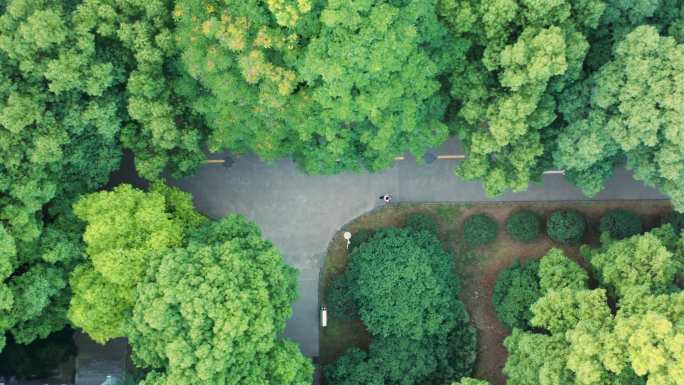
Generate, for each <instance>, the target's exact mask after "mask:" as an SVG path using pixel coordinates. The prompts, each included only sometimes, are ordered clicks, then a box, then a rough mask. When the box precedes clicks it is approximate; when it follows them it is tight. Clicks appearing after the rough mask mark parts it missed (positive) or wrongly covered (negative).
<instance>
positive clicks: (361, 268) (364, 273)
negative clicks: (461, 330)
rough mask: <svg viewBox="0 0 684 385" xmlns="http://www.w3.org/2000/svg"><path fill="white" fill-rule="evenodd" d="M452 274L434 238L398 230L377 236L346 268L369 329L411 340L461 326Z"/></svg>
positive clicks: (382, 232)
mask: <svg viewBox="0 0 684 385" xmlns="http://www.w3.org/2000/svg"><path fill="white" fill-rule="evenodd" d="M452 272H453V264H452V260H451V257H450V256H449V254H447V253H446V252H445V251H444V250H443V249H442V247H441V244H440V243H439V241H438V240H437V238H436V237H435V236H434V235H433V234H430V233H428V232H424V231H422V232H417V233H412V232H411V231H409V230H406V229H396V228H388V229H383V230H380V231H378V232H377V233H376V234H375V235H374V236H373V238H371V240H370V241H368V242H366V243H365V244H364V245H363V247H360V248H357V249H355V250H354V251H353V252H352V255H351V260H350V265H349V266H348V268H347V274H349V275H350V279H351V280H352V282H353V290H352V292H353V293H354V301H355V303H356V305H357V307H358V310H359V315H360V316H361V320H363V322H364V324H366V326H367V327H368V330H369V331H370V332H371V333H372V334H373V335H378V336H384V337H387V336H401V337H406V338H412V339H420V338H423V337H424V336H428V335H432V334H436V333H438V332H440V331H444V330H451V329H452V328H453V327H454V326H455V325H456V313H457V309H458V306H459V302H457V301H456V300H455V296H456V292H457V291H458V284H457V282H456V280H455V279H454V278H453V277H451V274H452ZM388 293H391V295H388Z"/></svg>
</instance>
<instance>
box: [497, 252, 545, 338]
mask: <svg viewBox="0 0 684 385" xmlns="http://www.w3.org/2000/svg"><path fill="white" fill-rule="evenodd" d="M538 273H539V261H529V262H527V263H525V264H521V263H520V261H516V262H515V263H514V264H512V265H511V266H509V267H507V268H506V269H504V270H502V271H501V272H500V273H499V275H498V277H497V278H496V285H495V286H494V294H493V296H492V303H493V304H494V310H495V311H496V315H497V317H498V318H499V320H500V321H501V322H503V324H504V325H506V326H507V327H508V328H509V329H511V330H512V329H515V328H518V329H522V330H527V329H530V324H529V321H530V319H531V318H532V312H531V311H530V306H531V305H532V304H533V303H535V302H537V300H538V299H539V298H540V297H541V296H542V293H541V290H540V288H539V275H538Z"/></svg>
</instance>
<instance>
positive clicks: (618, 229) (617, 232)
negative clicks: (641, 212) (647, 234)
mask: <svg viewBox="0 0 684 385" xmlns="http://www.w3.org/2000/svg"><path fill="white" fill-rule="evenodd" d="M599 230H600V231H601V232H602V233H605V232H607V233H609V234H610V237H611V238H613V239H625V238H627V237H631V236H632V235H637V234H641V232H642V231H643V226H642V224H641V218H639V216H638V215H637V214H635V213H633V212H631V211H628V210H624V209H614V210H610V211H608V212H607V213H606V214H605V215H603V217H601V223H600V225H599Z"/></svg>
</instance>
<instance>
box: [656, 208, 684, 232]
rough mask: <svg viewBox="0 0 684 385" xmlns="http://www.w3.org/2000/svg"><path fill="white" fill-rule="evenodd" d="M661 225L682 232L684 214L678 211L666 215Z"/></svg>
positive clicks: (683, 228)
mask: <svg viewBox="0 0 684 385" xmlns="http://www.w3.org/2000/svg"><path fill="white" fill-rule="evenodd" d="M661 224H663V225H667V224H669V225H672V228H673V229H675V230H676V231H679V232H681V231H682V230H684V213H678V212H676V211H673V212H671V213H669V214H667V215H665V216H664V217H663V218H662V219H661Z"/></svg>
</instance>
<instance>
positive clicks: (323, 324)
mask: <svg viewBox="0 0 684 385" xmlns="http://www.w3.org/2000/svg"><path fill="white" fill-rule="evenodd" d="M326 326H328V308H327V307H325V306H321V327H326Z"/></svg>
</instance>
